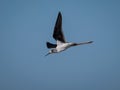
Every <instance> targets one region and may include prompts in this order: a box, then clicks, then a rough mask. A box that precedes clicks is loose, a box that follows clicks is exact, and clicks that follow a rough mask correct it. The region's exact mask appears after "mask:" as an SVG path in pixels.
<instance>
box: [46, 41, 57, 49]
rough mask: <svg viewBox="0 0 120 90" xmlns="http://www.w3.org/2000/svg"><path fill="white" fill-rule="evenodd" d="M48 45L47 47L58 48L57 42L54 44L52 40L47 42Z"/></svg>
mask: <svg viewBox="0 0 120 90" xmlns="http://www.w3.org/2000/svg"><path fill="white" fill-rule="evenodd" d="M46 46H47V48H56V47H57V45H56V44H52V43H50V42H46Z"/></svg>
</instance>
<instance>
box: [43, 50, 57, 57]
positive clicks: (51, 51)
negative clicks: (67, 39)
mask: <svg viewBox="0 0 120 90" xmlns="http://www.w3.org/2000/svg"><path fill="white" fill-rule="evenodd" d="M56 52H57V51H56V49H51V50H50V51H49V52H48V53H47V54H46V55H45V56H48V55H49V54H52V53H56Z"/></svg>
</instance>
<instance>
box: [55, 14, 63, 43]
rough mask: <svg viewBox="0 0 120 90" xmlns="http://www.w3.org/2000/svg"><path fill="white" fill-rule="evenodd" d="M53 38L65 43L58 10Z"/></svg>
mask: <svg viewBox="0 0 120 90" xmlns="http://www.w3.org/2000/svg"><path fill="white" fill-rule="evenodd" d="M53 38H54V39H55V40H59V41H61V42H63V43H65V38H64V35H63V32H62V15H61V13H60V12H59V13H58V17H57V20H56V23H55V27H54V33H53Z"/></svg>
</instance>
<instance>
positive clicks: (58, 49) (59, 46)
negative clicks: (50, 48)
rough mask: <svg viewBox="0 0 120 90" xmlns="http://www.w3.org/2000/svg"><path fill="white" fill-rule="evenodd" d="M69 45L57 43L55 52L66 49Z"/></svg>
mask: <svg viewBox="0 0 120 90" xmlns="http://www.w3.org/2000/svg"><path fill="white" fill-rule="evenodd" d="M70 46H71V43H63V44H61V45H58V46H57V47H56V49H57V52H61V51H64V50H66V49H67V48H69V47H70Z"/></svg>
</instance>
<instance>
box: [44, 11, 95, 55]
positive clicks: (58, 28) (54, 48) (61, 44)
mask: <svg viewBox="0 0 120 90" xmlns="http://www.w3.org/2000/svg"><path fill="white" fill-rule="evenodd" d="M53 38H54V39H55V40H56V41H57V43H56V44H52V43H50V42H47V43H46V45H47V48H49V49H51V50H50V51H49V52H48V53H47V54H46V55H45V56H47V55H49V54H52V53H58V52H61V51H64V50H66V49H67V48H69V47H72V46H77V45H83V44H90V43H92V42H93V41H87V42H81V43H72V42H66V41H65V38H64V34H63V32H62V15H61V13H60V12H59V13H58V17H57V20H56V23H55V27H54V32H53Z"/></svg>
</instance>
